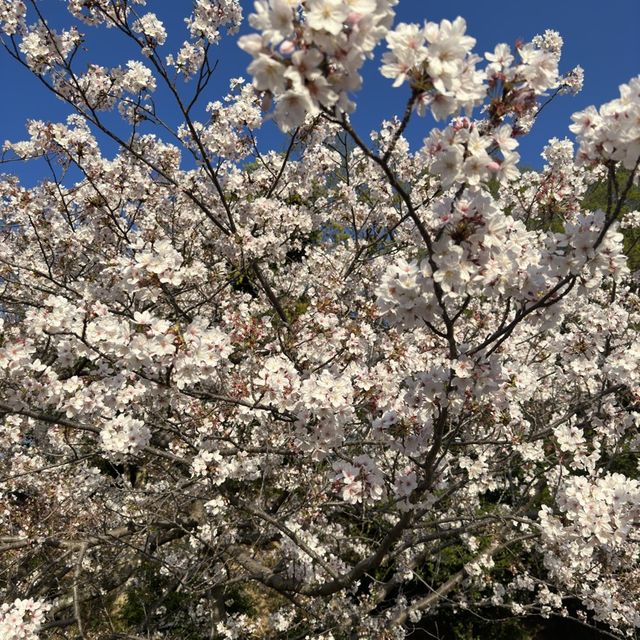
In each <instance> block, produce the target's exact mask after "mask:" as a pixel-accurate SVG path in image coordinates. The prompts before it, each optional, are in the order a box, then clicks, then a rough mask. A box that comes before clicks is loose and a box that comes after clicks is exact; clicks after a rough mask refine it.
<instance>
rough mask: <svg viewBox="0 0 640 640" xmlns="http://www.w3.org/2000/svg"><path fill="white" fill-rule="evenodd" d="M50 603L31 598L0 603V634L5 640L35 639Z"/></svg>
mask: <svg viewBox="0 0 640 640" xmlns="http://www.w3.org/2000/svg"><path fill="white" fill-rule="evenodd" d="M50 608H51V605H50V604H47V603H45V602H44V601H42V600H33V599H31V598H27V599H18V600H14V601H13V602H5V603H3V604H1V605H0V635H1V636H2V638H4V639H6V640H37V639H38V637H39V631H40V627H41V626H42V624H43V623H44V619H45V616H46V613H47V611H48V610H49V609H50Z"/></svg>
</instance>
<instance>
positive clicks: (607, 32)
mask: <svg viewBox="0 0 640 640" xmlns="http://www.w3.org/2000/svg"><path fill="white" fill-rule="evenodd" d="M39 5H40V7H41V9H42V11H43V12H44V13H45V15H47V16H49V18H50V21H51V23H52V24H53V25H54V26H60V25H62V24H69V20H70V16H68V14H67V13H66V10H65V9H64V5H65V3H64V2H63V0H40V1H39ZM252 5H253V3H252V2H251V1H247V0H242V6H243V8H244V12H245V24H244V25H243V28H242V30H241V33H245V32H247V31H249V30H250V28H249V26H248V24H247V23H246V16H247V15H248V13H249V12H250V11H251V9H252ZM189 7H190V3H189V2H188V1H186V0H148V2H147V10H149V11H154V12H156V13H157V14H158V16H159V17H160V18H161V19H162V20H163V21H164V22H165V25H166V27H167V30H168V31H169V34H170V39H169V41H168V42H167V44H166V45H165V46H164V47H163V49H164V50H165V51H166V53H170V52H171V51H172V50H175V49H176V48H177V46H179V44H180V43H181V42H182V41H183V40H184V39H185V37H186V28H185V26H184V24H183V22H182V19H183V17H184V16H185V15H186V14H187V13H188V11H189ZM396 14H397V17H396V21H397V22H422V21H423V20H424V19H428V20H432V21H439V20H441V19H443V18H450V19H453V18H455V17H456V16H459V15H460V16H462V17H464V18H465V19H466V21H467V32H468V33H469V34H470V35H471V36H473V37H475V38H476V39H477V43H476V48H475V50H476V52H477V53H478V54H480V55H482V54H483V53H484V52H485V51H491V50H493V47H494V46H495V44H497V43H498V42H506V43H508V44H510V45H511V46H513V43H514V42H515V41H516V40H518V39H521V40H525V41H526V40H530V39H531V38H532V37H533V36H534V35H535V34H537V33H542V32H543V31H544V30H545V29H555V30H557V31H559V32H560V34H561V35H562V37H563V38H564V41H565V46H564V50H563V51H564V53H563V58H562V60H561V70H562V71H563V72H564V71H569V70H570V69H572V68H573V67H574V66H575V65H576V64H580V65H581V66H582V67H583V68H584V70H585V86H584V89H583V91H582V93H580V94H578V95H577V96H562V97H558V98H557V99H556V100H555V101H554V103H552V104H551V105H549V106H548V107H547V108H546V109H545V111H544V112H543V114H542V115H541V117H540V119H539V120H538V123H537V124H536V127H535V128H534V131H533V132H532V134H531V135H529V136H527V137H525V138H523V139H521V147H520V150H519V151H520V153H521V156H522V162H523V163H524V164H526V165H529V166H534V167H536V166H540V164H541V162H542V161H541V160H540V157H539V154H540V152H541V150H542V148H543V146H544V144H545V142H546V140H548V139H549V138H550V137H552V136H557V137H563V136H565V135H569V132H568V129H567V127H568V125H569V122H570V116H571V114H572V113H573V112H575V111H578V110H580V109H583V108H584V107H586V106H588V105H590V104H595V105H599V104H601V103H603V102H606V101H608V100H611V99H613V98H615V97H616V96H617V94H618V85H620V84H621V83H622V82H626V81H627V80H629V79H630V78H631V77H633V76H634V75H637V74H639V73H640V34H639V29H638V25H640V2H637V0H608V1H607V2H603V1H600V0H582V1H580V0H573V1H570V0H565V1H563V0H536V2H529V3H522V2H520V3H509V4H507V3H500V2H495V3H490V2H478V1H476V2H473V1H471V0H449V1H448V2H446V3H445V2H423V1H422V0H401V1H400V4H399V5H398V6H397V7H396ZM80 29H81V31H83V32H84V33H86V34H87V50H88V51H87V53H86V54H84V57H81V58H80V60H79V62H80V67H79V68H80V69H82V65H84V64H86V62H88V61H91V62H95V63H99V64H104V65H107V66H115V65H117V64H124V63H126V61H127V60H129V59H131V58H140V54H139V53H138V54H136V52H135V50H134V49H133V48H131V47H129V46H128V45H127V44H126V43H123V41H122V39H121V38H120V37H119V36H118V34H116V33H115V32H114V31H113V30H109V31H107V30H104V29H97V30H96V29H94V28H90V27H87V26H85V25H82V26H81V28H80ZM235 39H236V37H227V38H224V39H223V43H222V44H221V45H220V46H219V47H218V51H217V58H218V66H217V70H216V75H215V77H214V79H213V80H212V82H211V84H210V86H209V88H208V91H207V94H206V95H205V101H208V100H216V99H218V98H219V97H221V96H222V95H224V93H225V92H226V88H227V86H228V80H229V79H230V78H232V77H237V76H241V75H243V76H245V77H248V76H247V74H246V67H247V64H248V62H249V58H248V56H247V55H246V54H245V53H243V52H242V51H240V50H239V49H238V48H237V46H236V44H235ZM383 50H384V48H383V47H380V48H379V49H378V51H377V53H378V60H376V61H371V62H369V63H367V65H366V66H365V68H364V70H363V75H364V79H365V84H364V89H363V90H362V91H361V92H360V94H358V96H357V99H356V101H357V103H358V109H357V111H356V113H355V114H354V116H353V119H354V122H355V125H356V128H357V129H358V130H359V131H360V132H361V134H368V133H369V132H370V131H371V130H372V129H375V128H378V127H379V125H380V122H381V121H382V120H383V119H386V118H390V117H391V116H392V115H394V114H396V113H401V111H402V108H403V105H404V102H405V100H406V97H407V87H406V85H405V86H404V87H401V88H399V89H393V88H392V87H391V81H390V80H388V79H385V78H382V77H381V76H380V74H379V72H378V68H379V56H380V55H381V53H382V51H383ZM0 86H2V87H3V88H4V100H3V110H2V118H0V141H2V140H6V139H11V140H17V139H22V138H23V137H24V134H25V129H24V123H25V121H26V120H27V119H29V118H36V119H43V120H51V121H60V120H63V119H64V118H65V117H66V116H67V115H68V114H69V113H70V109H69V107H68V106H66V105H65V104H64V103H62V102H61V101H59V100H57V99H56V98H55V97H53V96H51V95H48V94H47V93H46V91H45V90H44V88H43V87H42V85H40V83H39V82H38V81H37V80H36V79H35V78H33V77H32V76H30V74H29V73H28V72H27V71H26V70H25V69H23V68H22V67H20V66H19V65H18V64H17V63H16V62H14V61H13V60H11V59H10V58H9V56H8V55H6V53H4V52H2V51H0ZM157 104H158V107H159V108H160V109H161V110H162V111H164V112H165V114H166V116H167V119H168V120H169V121H176V115H175V111H174V110H173V108H172V106H171V104H170V102H169V100H168V97H167V96H166V95H165V94H163V93H162V92H159V93H158V95H157ZM203 106H204V104H203ZM433 125H434V123H433V121H432V120H430V119H429V118H418V117H415V118H414V120H413V122H412V124H411V126H410V128H409V130H408V134H407V135H408V137H409V139H410V142H411V145H412V147H413V148H416V147H417V146H419V144H420V142H421V141H422V139H423V138H424V137H425V136H426V134H427V133H428V132H429V130H430V129H431V127H432V126H433ZM260 143H261V145H260V146H261V147H262V148H263V149H264V148H275V149H280V148H282V147H283V145H284V144H285V141H284V140H283V138H282V136H280V135H279V134H278V132H277V131H276V130H275V127H274V126H273V125H271V126H270V127H268V128H267V129H266V130H265V131H264V133H263V134H262V135H261V138H260ZM105 150H106V153H107V155H109V154H111V153H113V151H114V150H115V149H113V148H112V147H111V146H110V145H109V144H106V145H105ZM42 170H43V167H42V166H38V165H35V164H33V163H32V164H31V166H27V167H25V166H18V165H15V164H9V165H4V167H0V172H7V173H8V172H10V173H18V174H19V175H20V176H21V178H22V179H23V180H24V181H25V183H30V184H33V182H35V181H37V180H38V179H39V178H41V177H44V174H43V173H42Z"/></svg>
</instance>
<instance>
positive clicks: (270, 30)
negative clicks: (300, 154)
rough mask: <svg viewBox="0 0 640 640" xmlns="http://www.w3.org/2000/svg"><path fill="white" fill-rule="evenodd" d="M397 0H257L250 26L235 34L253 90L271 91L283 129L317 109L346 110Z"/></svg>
mask: <svg viewBox="0 0 640 640" xmlns="http://www.w3.org/2000/svg"><path fill="white" fill-rule="evenodd" d="M395 4H397V0H295V1H294V2H289V0H258V1H257V2H256V4H255V8H256V12H255V13H253V14H251V16H250V17H249V22H250V24H251V26H253V27H254V28H255V29H257V30H259V31H260V32H261V33H259V34H251V35H247V36H243V37H241V38H240V40H239V42H238V44H239V45H240V47H241V48H242V49H243V50H244V51H246V52H247V53H249V54H250V55H251V56H252V57H253V59H254V60H253V62H252V63H251V64H250V65H249V68H248V71H249V73H250V74H251V75H252V76H253V82H254V86H255V88H256V89H258V90H259V91H265V92H268V93H269V94H271V95H273V97H274V99H275V103H276V108H275V113H274V117H275V119H276V122H277V123H278V125H279V126H280V127H281V128H282V129H283V130H291V129H295V128H296V127H298V126H300V125H301V124H302V123H303V122H304V120H305V117H306V116H307V115H311V116H313V115H317V114H318V113H320V112H321V111H322V110H328V111H330V112H332V113H337V114H340V113H344V112H349V111H352V110H353V108H354V106H355V105H354V104H353V102H352V101H351V99H350V97H349V96H350V93H352V92H354V91H357V90H358V89H359V88H360V86H361V84H362V78H361V76H360V75H359V70H360V67H361V66H362V65H363V63H364V61H365V59H366V58H367V57H369V56H370V55H371V52H372V51H373V49H374V48H375V47H376V45H377V44H378V42H379V41H380V40H381V38H383V37H384V35H385V33H386V32H387V29H388V27H389V24H390V21H391V19H392V18H393V15H394V14H393V10H392V7H393V6H394V5H395Z"/></svg>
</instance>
